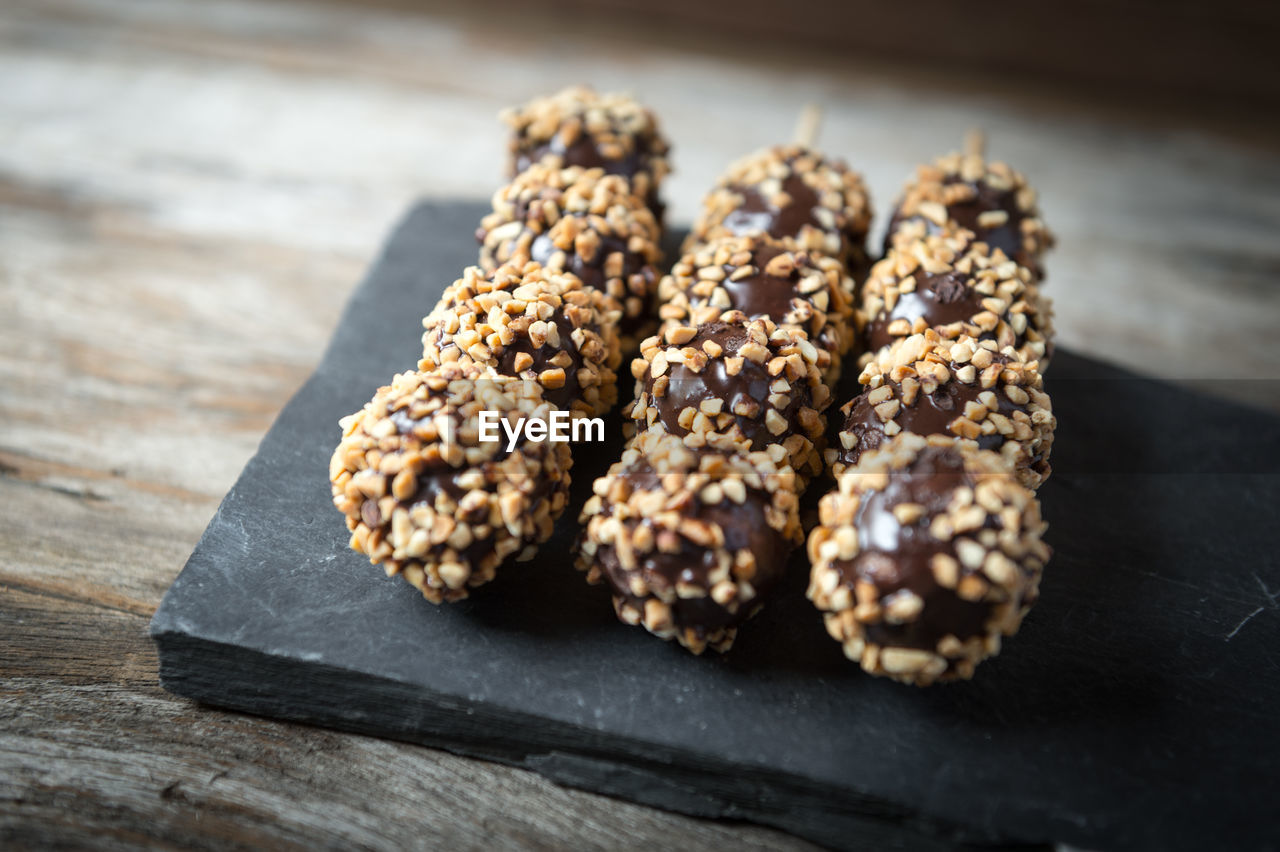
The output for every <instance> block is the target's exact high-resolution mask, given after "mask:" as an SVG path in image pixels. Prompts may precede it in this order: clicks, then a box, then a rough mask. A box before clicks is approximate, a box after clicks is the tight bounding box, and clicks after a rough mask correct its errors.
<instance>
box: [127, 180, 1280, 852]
mask: <svg viewBox="0 0 1280 852" xmlns="http://www.w3.org/2000/svg"><path fill="white" fill-rule="evenodd" d="M484 210H485V206H484V205H481V204H458V205H448V204H434V205H424V206H421V207H419V208H417V209H416V210H415V211H414V212H413V213H412V215H410V216H409V218H408V219H406V220H405V222H404V223H402V225H401V226H400V228H399V230H398V231H397V233H396V235H395V237H394V238H393V239H392V241H391V243H390V245H389V246H388V248H387V250H386V252H385V254H384V255H383V256H382V258H381V260H380V261H379V263H378V265H377V267H376V268H375V270H374V271H373V272H372V273H371V274H370V276H369V277H368V278H367V279H366V281H365V282H364V283H363V284H362V285H361V286H360V287H359V288H358V289H357V290H356V291H355V293H354V295H353V296H352V299H351V302H350V304H349V305H348V308H347V312H346V314H345V316H344V318H343V321H342V323H341V325H340V326H339V327H338V329H337V330H336V331H335V333H334V337H333V340H332V342H331V344H330V346H329V349H328V352H327V353H326V355H325V358H324V360H323V362H322V363H321V365H320V367H319V368H318V370H317V372H316V374H315V375H314V376H313V377H312V378H311V379H310V380H309V381H308V382H307V384H306V385H305V386H304V387H303V389H302V390H301V391H300V392H299V393H298V395H297V396H296V397H295V398H294V399H293V400H291V401H290V402H289V404H288V405H287V406H286V408H285V410H284V411H283V413H282V414H281V415H280V418H279V420H278V421H277V422H276V424H275V425H274V426H273V427H272V429H271V431H270V432H269V433H268V434H267V436H266V437H265V438H264V440H263V443H262V445H261V447H260V448H259V451H258V453H257V454H256V455H255V456H254V458H253V459H252V460H251V461H250V462H249V463H248V465H247V466H246V468H245V470H244V473H243V474H242V475H241V478H240V480H239V481H238V482H237V483H236V485H235V487H234V488H233V489H232V490H231V492H230V493H228V495H227V496H226V498H225V500H224V501H223V503H222V506H221V507H220V508H219V510H218V512H217V515H216V516H215V517H214V519H213V521H212V522H211V523H210V525H209V528H208V529H207V530H206V532H205V534H204V537H203V538H202V539H201V541H200V544H199V545H198V546H197V548H196V550H195V552H194V553H193V554H192V556H191V558H190V560H189V562H188V563H187V566H186V568H185V569H184V570H183V572H182V574H181V575H180V576H179V577H178V579H177V580H176V581H175V583H174V585H173V587H172V588H171V589H170V591H169V593H168V594H167V596H166V597H165V600H164V602H163V604H162V605H161V607H160V609H159V611H158V612H157V614H156V616H155V619H154V621H153V622H152V634H153V636H154V637H155V639H156V641H157V643H158V645H159V652H160V667H161V669H160V677H161V680H162V682H163V683H164V685H165V686H166V687H167V688H168V689H170V690H172V691H174V692H177V693H180V694H182V695H187V696H190V697H192V698H196V699H198V700H200V701H205V702H208V703H211V704H217V705H219V706H224V707H232V708H237V709H241V710H246V711H249V712H254V713H259V714H264V715H270V716H279V717H283V718H289V719H298V720H303V721H309V722H314V723H317V724H323V725H327V726H332V727H337V728H342V729H346V730H358V731H364V732H368V733H373V734H379V735H383V736H390V737H395V738H399V739H405V740H411V741H414V742H421V743H426V744H430V745H433V746H438V747H443V748H447V749H450V750H453V751H456V752H460V753H464V754H471V755H477V756H481V757H486V758H490V759H495V760H500V761H503V762H506V763H511V764H515V765H519V766H523V767H526V768H529V769H532V770H534V771H537V772H540V773H542V774H544V775H546V776H548V777H550V778H552V779H554V780H556V781H558V782H561V783H565V784H569V785H572V786H578V787H585V788H589V789H593V790H599V791H603V792H606V793H609V794H612V795H616V796H620V797H624V798H627V799H632V800H635V801H639V802H643V803H646V804H651V805H656V806H659V807H664V808H670V809H673V810H680V811H684V812H687V813H694V814H700V815H706V816H719V817H726V818H732V819H747V820H753V821H757V822H761V823H766V824H769V825H774V826H779V827H782V828H784V829H786V830H788V831H792V832H795V833H797V834H800V835H803V836H805V837H809V838H812V839H815V840H817V841H819V842H821V843H825V844H828V845H831V846H839V847H850V848H852V847H857V848H900V847H902V846H906V847H908V848H923V849H944V848H951V847H952V845H953V844H954V843H956V842H961V841H963V842H968V843H974V844H1018V843H1020V844H1051V843H1054V842H1061V843H1068V844H1072V845H1075V846H1079V847H1083V848H1101V849H1160V850H1165V849H1189V850H1191V849H1194V850H1203V849H1217V848H1235V849H1260V848H1274V847H1275V846H1276V845H1277V843H1280V824H1278V821H1277V816H1276V813H1275V808H1274V800H1275V797H1274V790H1275V789H1276V788H1277V786H1278V785H1280V721H1277V713H1276V707H1277V702H1280V651H1277V647H1280V643H1278V642H1277V639H1278V638H1280V632H1278V631H1277V627H1278V626H1280V600H1278V599H1277V592H1280V560H1277V558H1276V553H1277V552H1280V535H1278V534H1277V532H1276V529H1275V523H1274V517H1275V511H1276V506H1277V505H1280V418H1277V417H1275V416H1273V415H1270V414H1264V413H1260V412H1257V411H1254V410H1252V409H1248V408H1244V407H1240V406H1237V405H1234V404H1231V403H1226V402H1221V401H1218V400H1216V399H1213V398H1210V397H1208V396H1205V395H1202V394H1200V393H1197V392H1194V391H1192V390H1188V389H1187V388H1184V387H1180V386H1175V385H1171V384H1166V383H1161V382H1157V381H1152V380H1149V379H1145V378H1142V377H1139V376H1136V375H1133V374H1131V373H1128V372H1125V371H1122V370H1119V369H1116V368H1113V367H1109V366H1106V365H1104V364H1101V363H1099V362H1096V361H1092V360H1089V359H1086V358H1082V357H1079V356H1076V355H1073V354H1072V353H1070V352H1061V351H1060V352H1059V353H1058V354H1057V355H1056V357H1055V359H1054V364H1053V368H1052V370H1051V371H1050V374H1049V377H1048V379H1047V382H1046V389H1047V390H1048V391H1049V393H1050V394H1052V395H1053V399H1054V410H1055V413H1056V414H1057V415H1058V418H1059V421H1060V426H1059V429H1058V432H1057V436H1056V441H1055V444H1054V467H1055V473H1054V476H1053V478H1052V479H1051V480H1050V481H1049V482H1048V483H1047V484H1046V485H1045V487H1044V488H1043V489H1042V490H1041V492H1040V494H1041V498H1042V499H1043V502H1044V513H1045V517H1046V518H1047V519H1048V521H1049V523H1050V530H1049V534H1048V536H1047V538H1048V541H1049V543H1050V544H1052V545H1053V547H1054V549H1055V555H1054V558H1053V559H1052V560H1051V561H1050V563H1049V565H1048V567H1047V568H1046V571H1045V577H1044V581H1043V583H1042V585H1041V598H1040V603H1039V604H1038V605H1037V607H1036V609H1034V610H1033V611H1032V612H1031V614H1030V615H1029V616H1028V617H1027V620H1026V622H1025V623H1024V625H1023V628H1022V631H1021V633H1020V634H1019V635H1018V636H1017V637H1015V638H1014V639H1011V640H1009V641H1007V642H1006V643H1005V648H1004V651H1003V652H1002V654H1001V655H1000V656H999V657H997V658H996V659H994V660H991V661H989V662H987V663H984V664H983V665H982V666H980V667H979V669H978V672H977V675H976V676H975V678H974V680H973V681H971V682H967V683H958V684H951V685H944V686H935V687H931V688H929V689H926V690H920V689H916V688H912V687H906V686H903V685H900V684H895V683H892V682H889V681H886V680H879V679H875V678H872V677H869V676H867V675H865V674H863V673H862V672H861V670H860V669H859V668H858V666H857V665H855V664H853V663H851V662H849V661H848V660H846V659H844V657H843V655H842V654H841V650H840V646H839V645H838V644H837V643H835V642H832V641H831V639H830V638H829V637H828V636H827V635H826V632H825V631H824V629H823V627H822V621H821V618H820V617H819V616H818V614H817V612H816V611H815V610H814V609H813V607H812V606H811V605H810V604H809V602H808V601H807V600H805V598H804V587H805V583H806V580H807V576H806V570H805V567H804V564H803V557H802V556H801V555H799V554H798V555H797V557H796V562H795V563H794V564H793V566H792V572H791V574H790V575H789V576H788V577H787V579H786V581H785V582H784V584H783V588H782V589H781V594H780V595H779V597H778V599H777V600H776V602H775V603H774V604H773V605H772V606H770V607H767V608H766V609H765V610H764V611H763V612H762V613H761V614H760V615H759V616H757V617H756V618H754V619H752V620H751V621H750V622H748V623H747V624H746V625H744V626H743V628H742V630H741V631H740V632H739V635H738V640H737V642H736V644H735V646H734V648H733V650H732V651H731V652H730V653H729V654H727V655H725V656H723V657H721V656H719V655H716V654H710V653H709V654H705V655H703V656H702V657H694V656H692V655H690V654H688V653H687V652H685V651H684V650H682V649H681V648H679V647H677V646H675V645H674V644H673V643H667V642H662V641H659V640H657V639H655V638H654V637H652V636H649V635H648V634H647V633H645V631H643V630H637V629H635V628H631V627H627V626H626V625H623V624H620V623H618V621H617V619H616V618H615V616H614V614H613V611H612V608H611V606H610V604H609V600H608V591H607V589H605V588H604V587H601V586H597V587H589V586H587V585H586V584H585V582H584V581H583V579H582V576H581V575H580V574H579V573H578V572H576V571H575V570H574V569H573V567H572V564H571V557H570V553H569V549H570V544H571V542H572V540H573V538H574V536H575V535H576V534H577V524H576V523H575V515H576V511H577V507H578V506H580V505H581V502H582V501H583V500H584V499H585V497H586V495H587V493H588V491H589V486H590V481H591V478H592V477H593V476H594V475H596V474H598V473H600V472H602V471H603V470H604V469H605V468H606V467H607V465H608V464H609V462H611V461H613V460H616V459H617V457H618V453H619V448H620V445H621V440H620V437H619V435H620V427H618V426H617V423H616V422H615V423H614V428H613V429H611V430H610V431H611V435H610V437H611V438H613V439H614V441H615V442H614V443H613V444H612V445H609V446H603V447H597V448H590V449H588V448H577V450H576V451H575V465H574V470H573V473H574V476H575V483H574V493H575V495H576V496H575V500H574V502H573V503H572V504H571V508H570V509H569V510H568V511H567V512H566V513H565V517H564V518H563V519H562V520H561V522H560V524H559V527H558V529H557V533H556V536H555V537H554V538H553V539H552V540H551V541H550V542H549V543H548V544H547V545H545V546H544V547H543V549H542V550H541V552H540V554H539V556H538V557H537V559H535V560H534V561H533V562H531V563H526V564H518V565H512V566H506V567H505V569H504V570H501V571H500V572H499V574H498V577H497V579H496V580H495V581H494V582H493V583H491V584H489V585H488V586H485V587H482V588H480V589H477V590H476V591H475V593H474V594H473V596H472V598H471V599H469V600H467V601H464V602H462V603H460V604H455V605H452V606H441V607H437V606H433V605H431V604H429V603H427V602H425V601H424V600H422V598H421V596H420V595H419V594H418V592H417V591H416V590H414V589H413V588H411V587H410V586H409V585H408V584H406V583H404V582H403V581H401V580H389V579H387V578H386V577H385V576H383V574H382V571H381V569H380V568H377V567H375V566H371V565H369V564H368V562H367V561H366V560H365V559H364V558H363V557H362V556H360V555H359V554H356V553H353V552H351V551H349V550H348V549H347V547H346V539H347V533H346V530H345V528H344V526H343V524H342V520H341V517H340V516H339V514H338V513H337V512H336V511H335V510H334V509H333V506H332V505H331V503H330V501H329V487H328V481H327V462H328V458H329V455H330V453H331V452H332V450H333V447H334V446H335V445H336V443H337V441H338V439H339V436H340V433H339V430H338V426H337V420H338V418H339V417H341V416H343V415H345V414H348V413H350V412H352V411H355V410H357V409H358V408H359V407H360V406H361V405H363V404H364V403H365V402H366V401H367V400H368V399H369V397H370V396H371V395H372V394H373V392H374V390H375V389H376V388H377V387H378V386H379V385H380V384H383V383H385V382H386V381H387V379H389V378H390V377H391V375H392V373H394V372H395V371H396V370H399V369H405V368H407V367H409V366H410V365H412V364H413V363H414V361H415V360H416V358H417V357H418V350H419V337H420V335H421V327H420V326H419V323H418V318H419V317H420V316H421V314H423V313H425V312H426V310H428V309H429V308H430V306H431V305H432V304H433V303H434V301H435V300H436V298H437V297H438V296H439V293H440V290H441V289H442V288H443V287H444V285H446V284H447V283H448V282H450V281H452V280H453V279H454V278H455V277H456V275H457V272H458V270H460V269H461V268H462V267H463V266H464V265H466V264H468V263H471V262H473V261H474V251H475V249H474V244H473V243H472V242H471V240H470V239H469V235H470V232H471V230H472V229H473V228H474V227H475V223H476V222H477V221H478V220H479V218H480V216H481V214H482V213H483V212H484ZM1243 387H1244V386H1243V385H1238V386H1237V390H1239V389H1241V388H1243ZM823 487H824V486H823V485H822V483H821V482H818V483H815V485H814V488H813V491H814V492H818V491H820V490H821V489H822V488H823ZM424 648H429V649H430V653H424V652H423V649H424ZM459 818H460V819H465V818H466V815H465V814H460V815H459ZM673 842H678V840H676V839H673Z"/></svg>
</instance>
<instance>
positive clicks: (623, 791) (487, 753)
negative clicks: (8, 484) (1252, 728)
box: [152, 629, 1050, 852]
mask: <svg viewBox="0 0 1280 852" xmlns="http://www.w3.org/2000/svg"><path fill="white" fill-rule="evenodd" d="M152 637H153V639H154V640H155V641H156V644H157V646H158V649H159V652H160V653H159V656H160V683H161V686H163V687H164V688H165V689H166V690H168V691H170V692H172V693H174V694H177V695H181V696H184V697H186V698H190V699H192V700H195V701H199V702H201V703H206V704H210V705H216V706H219V707H223V708H227V709H232V710H238V711H241V712H246V713H251V714H254V715H259V716H264V717H268V718H274V719H287V720H289V721H294V722H301V723H305V724H314V725H318V726H321V727H326V728H333V729H338V730H344V731H348V732H351V733H357V734H366V735H372V736H379V737H387V738H390V739H395V740H401V741H404V742H410V743H414V744H417V745H423V746H427V747H430V748H438V749H441V750H443V751H447V752H450V753H453V754H458V755H462V756H465V757H472V758H479V759H482V760H489V761H494V762H497V763H501V764H504V765H508V766H514V767H517V768H520V769H525V770H529V771H532V772H536V773H538V774H539V775H542V776H543V777H545V778H548V779H549V780H551V781H553V782H555V783H557V784H561V785H564V786H567V787H574V788H578V789H582V790H586V791H589V792H593V793H600V794H604V795H608V796H614V797H617V798H621V799H624V800H627V801H631V802H636V803H639V804H642V805H647V806H650V807H656V808H661V809H663V810H668V811H674V812H677V813H683V814H688V815H690V816H695V817H702V818H711V819H722V820H732V821H745V822H752V823H756V824H759V825H765V826H770V827H773V828H777V829H781V830H783V831H786V832H789V833H792V834H794V835H796V836H797V837H801V838H804V839H806V840H810V841H813V842H815V843H820V844H822V845H824V846H829V847H831V848H837V849H854V848H858V849H865V848H886V847H890V846H891V847H892V848H895V849H908V850H921V852H926V850H942V849H955V848H959V847H961V846H963V847H965V848H975V849H976V848H988V849H989V848H999V849H1013V848H1017V849H1024V848H1025V849H1047V848H1050V847H1049V846H1048V845H1037V844H1025V843H1010V842H1008V841H1001V840H998V839H996V838H994V837H990V836H984V835H983V834H982V833H980V832H976V831H975V830H973V829H971V828H969V827H966V826H960V825H952V824H946V823H942V822H940V821H938V820H935V819H932V818H930V817H928V816H927V815H924V814H922V813H919V812H915V811H911V810H910V809H907V808H903V807H900V806H896V805H893V804H891V803H888V802H885V801H883V800H880V799H878V798H875V797H870V796H867V795H865V794H862V793H859V792H857V791H853V790H848V789H831V788H828V787H819V786H818V785H815V784H814V783H813V782H812V781H809V780H807V779H804V778H799V777H796V776H791V775H788V774H785V773H778V772H770V771H768V770H767V769H764V768H760V769H757V770H756V771H753V772H749V773H744V772H743V767H741V766H725V765H721V764H720V763H719V762H718V761H717V760H715V759H708V758H704V759H702V760H698V761H690V760H689V759H688V757H689V755H688V753H681V752H678V751H675V750H665V749H663V747H661V746H658V745H654V744H652V743H648V742H644V743H634V744H633V749H634V747H635V746H636V745H638V746H641V747H642V748H644V749H646V750H651V751H652V753H653V759H652V761H649V762H647V763H646V762H640V761H637V760H635V759H634V758H633V757H632V756H631V755H632V754H634V753H635V752H634V751H632V752H627V751H626V750H623V751H614V750H613V749H610V748H608V746H607V743H608V741H609V738H606V739H604V740H601V741H600V742H599V743H593V742H592V739H593V738H594V736H595V732H593V731H591V730H590V729H588V728H583V727H579V726H574V725H568V724H565V723H563V722H551V723H550V724H547V720H545V719H543V718H542V717H538V716H535V715H532V714H522V713H519V712H514V711H505V712H501V713H493V712H489V711H486V710H484V709H479V710H477V709H476V708H473V707H468V706H465V705H463V704H461V703H460V702H458V701H457V700H456V699H455V698H453V697H451V696H446V695H438V694H429V693H428V692H427V691H426V690H423V689H422V688H421V687H420V686H418V685H416V684H405V683H399V682H397V681H394V680H390V679H386V678H378V677H374V676H371V675H368V674H367V673H364V672H357V671H349V670H343V669H340V668H337V667H334V666H328V665H321V664H313V665H311V666H309V667H308V668H307V670H306V673H305V674H304V675H302V677H303V678H305V681H306V687H305V688H302V689H297V688H290V686H289V685H288V684H290V680H291V679H292V680H293V681H295V682H296V681H297V679H298V677H299V675H298V670H297V661H296V660H293V659H292V658H286V657H278V656H274V655H271V654H267V653H263V652H260V651H250V650H248V649H245V648H243V647H239V646H231V645H226V644H223V643H218V642H211V641H208V640H205V639H201V638H199V637H194V636H191V635H189V634H186V633H183V632H181V631H177V630H171V629H162V630H160V631H159V632H153V634H152ZM192 671H199V672H201V673H202V674H203V675H204V676H205V677H207V678H208V679H207V680H206V679H205V678H202V677H200V676H182V675H180V674H178V673H179V672H192ZM330 678H332V682H330V680H329V679H330ZM353 681H355V682H358V683H359V684H360V689H359V690H358V691H353V690H352V682H353ZM263 684H268V686H263ZM280 684H285V686H284V687H283V688H273V687H275V686H276V685H280ZM326 686H333V687H334V693H333V694H341V695H342V700H341V701H333V702H331V701H327V700H324V699H322V698H320V697H319V696H322V695H325V694H326V689H325V687H326ZM353 696H358V698H359V699H361V702H362V703H359V704H357V703H356V702H354V701H353V700H352V699H353ZM456 723H461V724H456ZM539 725H541V726H543V727H544V731H543V732H542V733H541V735H540V736H538V735H535V736H530V735H529V731H530V726H535V727H536V726H539ZM516 727H521V728H522V729H523V730H524V732H525V733H524V735H523V737H522V738H521V739H519V740H517V739H508V738H504V737H503V736H502V735H501V733H500V732H501V731H504V730H511V729H514V728H516ZM610 738H612V739H613V741H614V742H617V741H618V737H617V736H616V735H610ZM635 750H636V751H638V749H635ZM765 803H768V804H770V805H771V806H762V805H764V804H765Z"/></svg>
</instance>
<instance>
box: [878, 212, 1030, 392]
mask: <svg viewBox="0 0 1280 852" xmlns="http://www.w3.org/2000/svg"><path fill="white" fill-rule="evenodd" d="M857 323H858V325H859V327H860V329H861V331H862V336H863V341H864V343H865V345H866V349H867V354H864V355H863V356H862V358H861V360H860V363H862V364H865V363H866V362H867V361H868V360H869V359H870V358H871V357H872V355H873V354H874V353H875V352H877V351H879V350H880V349H882V348H883V347H885V346H887V345H889V344H891V343H893V342H894V341H895V340H898V339H901V338H903V337H907V336H910V335H912V334H920V333H922V332H924V331H926V330H928V329H933V330H934V331H936V332H937V333H938V334H939V335H940V336H941V337H943V338H946V339H950V340H954V339H957V338H959V337H961V336H968V337H972V338H974V339H975V340H979V341H983V340H990V341H993V342H995V344H996V346H997V349H1000V350H1003V349H1005V348H1006V347H1012V348H1014V349H1015V350H1016V351H1017V353H1018V355H1019V356H1020V357H1021V358H1022V359H1024V360H1027V361H1037V362H1039V365H1040V369H1041V371H1043V370H1044V369H1045V368H1047V366H1048V362H1049V358H1050V356H1051V354H1052V351H1053V325H1052V322H1051V308H1050V302H1049V300H1048V299H1045V298H1044V297H1043V296H1042V295H1041V293H1040V290H1039V288H1038V287H1036V285H1035V284H1034V283H1033V278H1032V275H1031V272H1030V270H1028V269H1027V268H1026V267H1023V266H1019V265H1018V264H1016V263H1014V262H1013V261H1012V260H1010V259H1009V258H1008V257H1006V256H1005V255H1004V253H1003V252H1000V251H992V250H991V249H990V248H989V247H988V246H987V245H986V244H985V243H981V242H977V241H975V240H974V237H973V234H972V233H970V232H968V231H947V232H945V233H942V234H939V235H934V236H928V237H922V238H920V239H915V240H911V241H907V240H900V241H899V242H898V243H896V244H895V247H894V248H893V249H892V250H891V251H890V252H889V254H888V255H887V256H886V257H885V258H884V259H883V260H881V261H880V262H879V263H877V264H876V265H875V266H874V267H872V270H871V274H870V276H868V278H867V282H866V284H865V286H864V287H863V291H862V299H861V306H860V308H859V310H858V315H857Z"/></svg>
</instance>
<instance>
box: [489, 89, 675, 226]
mask: <svg viewBox="0 0 1280 852" xmlns="http://www.w3.org/2000/svg"><path fill="white" fill-rule="evenodd" d="M501 118H502V120H503V121H504V122H506V123H507V125H509V126H510V127H511V130H512V136H511V141H510V143H509V147H510V150H511V176H512V177H514V176H515V175H517V174H519V173H520V172H522V171H524V170H525V169H527V168H529V166H531V165H533V164H534V163H543V164H545V165H549V166H552V167H553V168H565V167H567V166H582V167H583V168H587V169H595V168H600V169H604V170H605V171H606V172H608V173H609V174H614V175H621V176H622V177H625V178H627V179H628V180H630V181H631V185H632V187H633V189H634V191H635V194H636V195H638V196H640V197H641V198H643V199H645V202H646V203H647V204H648V205H649V207H650V209H652V210H653V213H654V216H655V217H657V218H658V219H659V220H661V218H662V203H661V202H660V201H659V200H658V188H659V186H660V185H661V184H662V181H663V179H664V178H666V176H667V174H668V172H670V171H671V168H670V166H669V165H668V164H667V151H668V150H669V148H670V146H669V145H668V144H667V140H666V139H665V138H663V136H662V134H661V132H659V130H658V122H657V120H656V119H655V118H654V117H653V113H651V112H650V111H649V110H647V109H645V108H644V107H642V106H641V105H640V104H638V103H636V101H634V100H633V99H631V98H630V97H628V96H627V95H622V94H603V95H602V94H598V93H597V92H596V91H595V90H593V89H591V88H590V87H588V86H570V87H569V88H567V89H564V90H562V91H560V92H557V93H556V94H554V95H550V96H548V97H543V98H536V99H534V100H532V101H530V102H529V103H527V104H525V105H524V106H523V107H520V108H518V109H508V110H504V111H503V112H502V115H501Z"/></svg>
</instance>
